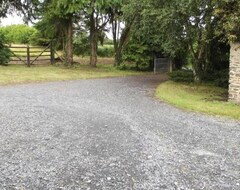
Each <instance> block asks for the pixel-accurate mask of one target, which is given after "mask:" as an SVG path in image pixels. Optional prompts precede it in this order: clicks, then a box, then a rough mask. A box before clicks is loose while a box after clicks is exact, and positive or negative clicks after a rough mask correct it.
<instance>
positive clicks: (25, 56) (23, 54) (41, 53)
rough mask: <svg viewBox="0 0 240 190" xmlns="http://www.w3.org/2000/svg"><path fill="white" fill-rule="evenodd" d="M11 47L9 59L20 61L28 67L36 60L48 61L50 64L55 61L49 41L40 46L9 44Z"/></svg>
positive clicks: (53, 51)
mask: <svg viewBox="0 0 240 190" xmlns="http://www.w3.org/2000/svg"><path fill="white" fill-rule="evenodd" d="M9 48H10V49H11V53H12V56H11V61H14V62H22V63H24V64H26V65H27V66H28V67H30V66H31V65H32V64H34V63H35V62H36V61H50V63H51V64H54V62H55V50H54V48H53V46H52V43H50V44H49V45H48V46H46V47H42V46H29V45H27V46H23V45H21V46H17V45H12V46H9ZM33 53H34V55H33Z"/></svg>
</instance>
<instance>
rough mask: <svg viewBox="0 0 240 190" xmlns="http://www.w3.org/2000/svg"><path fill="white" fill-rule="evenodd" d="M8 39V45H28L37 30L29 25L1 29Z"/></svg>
mask: <svg viewBox="0 0 240 190" xmlns="http://www.w3.org/2000/svg"><path fill="white" fill-rule="evenodd" d="M0 30H1V31H2V33H3V34H4V36H5V38H6V42H7V43H20V44H27V43H29V39H30V37H31V35H32V34H33V33H34V32H35V31H36V29H34V28H32V27H29V26H27V25H24V24H21V25H10V26H5V27H2V28H1V29H0Z"/></svg>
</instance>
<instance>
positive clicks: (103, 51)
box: [97, 45, 114, 57]
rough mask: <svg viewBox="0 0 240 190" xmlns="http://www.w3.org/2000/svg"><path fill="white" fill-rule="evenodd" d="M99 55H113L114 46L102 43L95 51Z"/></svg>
mask: <svg viewBox="0 0 240 190" xmlns="http://www.w3.org/2000/svg"><path fill="white" fill-rule="evenodd" d="M97 54H98V56H99V57H113V56H114V48H113V46H112V45H104V46H100V47H99V48H98V52H97Z"/></svg>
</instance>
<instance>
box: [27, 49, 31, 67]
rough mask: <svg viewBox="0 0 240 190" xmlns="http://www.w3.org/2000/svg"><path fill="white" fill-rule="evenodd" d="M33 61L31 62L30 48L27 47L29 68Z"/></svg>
mask: <svg viewBox="0 0 240 190" xmlns="http://www.w3.org/2000/svg"><path fill="white" fill-rule="evenodd" d="M30 64H31V60H30V47H29V45H27V66H28V67H30Z"/></svg>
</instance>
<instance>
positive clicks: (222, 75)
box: [202, 69, 229, 88]
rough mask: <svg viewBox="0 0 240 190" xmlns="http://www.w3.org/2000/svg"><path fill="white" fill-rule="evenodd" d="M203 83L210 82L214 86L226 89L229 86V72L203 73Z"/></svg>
mask: <svg viewBox="0 0 240 190" xmlns="http://www.w3.org/2000/svg"><path fill="white" fill-rule="evenodd" d="M202 81H203V82H210V83H212V84H214V85H215V86H219V87H222V88H228V85H229V70H228V69H224V70H220V71H212V72H208V73H204V74H203V76H202Z"/></svg>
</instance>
